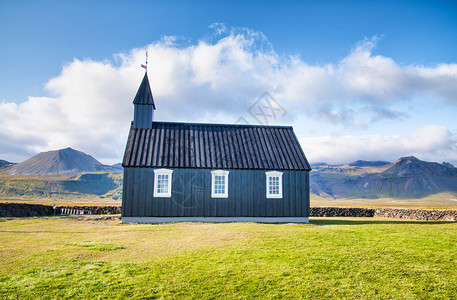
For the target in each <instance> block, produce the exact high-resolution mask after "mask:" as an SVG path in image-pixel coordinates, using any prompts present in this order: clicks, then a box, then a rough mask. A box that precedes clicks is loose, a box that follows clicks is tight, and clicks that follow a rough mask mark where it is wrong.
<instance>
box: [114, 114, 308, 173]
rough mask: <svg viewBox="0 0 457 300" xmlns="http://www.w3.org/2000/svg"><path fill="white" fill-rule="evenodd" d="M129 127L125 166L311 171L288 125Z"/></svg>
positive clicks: (159, 124)
mask: <svg viewBox="0 0 457 300" xmlns="http://www.w3.org/2000/svg"><path fill="white" fill-rule="evenodd" d="M134 127H135V126H133V127H132V128H131V129H130V133H129V138H128V141H127V146H126V150H125V154H124V159H123V162H122V165H123V166H124V167H152V168H173V169H174V168H205V169H232V170H233V169H249V170H306V171H309V170H311V167H310V165H309V163H308V161H307V159H306V156H305V154H304V152H303V150H302V149H301V147H300V144H299V142H298V139H297V137H296V136H295V134H294V132H293V129H292V127H286V126H254V125H218V124H189V123H167V122H153V123H152V129H143V128H134Z"/></svg>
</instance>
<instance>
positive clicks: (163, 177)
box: [154, 169, 173, 197]
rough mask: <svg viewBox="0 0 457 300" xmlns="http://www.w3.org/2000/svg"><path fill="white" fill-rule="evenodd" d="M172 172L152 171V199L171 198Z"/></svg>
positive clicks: (166, 170) (163, 170) (164, 170)
mask: <svg viewBox="0 0 457 300" xmlns="http://www.w3.org/2000/svg"><path fill="white" fill-rule="evenodd" d="M172 174H173V170H168V169H157V170H154V197H171V175H172Z"/></svg>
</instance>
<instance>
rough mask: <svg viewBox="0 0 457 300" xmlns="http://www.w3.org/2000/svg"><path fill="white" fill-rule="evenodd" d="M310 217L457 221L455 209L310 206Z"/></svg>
mask: <svg viewBox="0 0 457 300" xmlns="http://www.w3.org/2000/svg"><path fill="white" fill-rule="evenodd" d="M310 216H311V217H377V218H392V219H408V220H420V221H457V210H441V209H407V208H353V207H311V210H310Z"/></svg>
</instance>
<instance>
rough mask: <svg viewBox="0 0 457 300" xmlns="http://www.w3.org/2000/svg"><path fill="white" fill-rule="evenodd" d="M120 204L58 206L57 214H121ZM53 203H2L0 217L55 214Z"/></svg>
mask: <svg viewBox="0 0 457 300" xmlns="http://www.w3.org/2000/svg"><path fill="white" fill-rule="evenodd" d="M120 213H121V207H120V206H56V208H55V214H56V215H92V214H94V215H109V214H120ZM53 214H54V208H53V206H52V205H41V204H28V203H0V217H33V216H47V215H53Z"/></svg>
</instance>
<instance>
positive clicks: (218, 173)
mask: <svg viewBox="0 0 457 300" xmlns="http://www.w3.org/2000/svg"><path fill="white" fill-rule="evenodd" d="M229 173H230V171H226V170H213V171H211V198H228V189H229V182H228V175H229ZM216 176H224V180H225V182H224V188H225V189H224V193H223V194H216V185H215V183H216Z"/></svg>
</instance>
